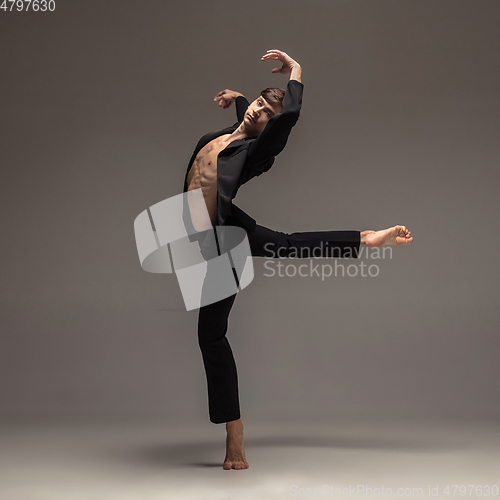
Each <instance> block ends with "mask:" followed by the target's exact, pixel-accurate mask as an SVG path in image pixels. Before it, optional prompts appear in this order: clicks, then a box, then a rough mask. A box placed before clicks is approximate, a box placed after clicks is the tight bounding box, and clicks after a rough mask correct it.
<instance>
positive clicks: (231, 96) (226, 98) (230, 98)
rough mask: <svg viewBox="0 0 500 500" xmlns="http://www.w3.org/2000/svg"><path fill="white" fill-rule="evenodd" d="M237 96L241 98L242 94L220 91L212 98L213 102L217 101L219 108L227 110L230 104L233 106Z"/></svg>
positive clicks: (227, 90)
mask: <svg viewBox="0 0 500 500" xmlns="http://www.w3.org/2000/svg"><path fill="white" fill-rule="evenodd" d="M239 95H241V96H242V95H243V94H240V93H239V92H235V91H234V90H229V89H226V90H221V91H220V92H219V93H218V94H217V95H216V96H215V97H214V101H219V108H222V109H227V108H229V106H231V104H233V102H234V101H236V98H237V97H238V96H239Z"/></svg>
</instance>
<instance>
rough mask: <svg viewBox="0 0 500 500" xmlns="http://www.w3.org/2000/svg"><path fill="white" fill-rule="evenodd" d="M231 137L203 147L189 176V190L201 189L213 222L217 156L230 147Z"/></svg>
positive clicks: (222, 137)
mask: <svg viewBox="0 0 500 500" xmlns="http://www.w3.org/2000/svg"><path fill="white" fill-rule="evenodd" d="M230 137H231V134H224V135H221V136H219V137H216V138H215V139H214V140H212V141H210V142H209V143H208V144H206V145H205V146H203V147H202V148H201V149H200V151H199V152H198V154H197V155H196V158H195V160H194V162H193V165H192V166H191V169H190V170H189V173H188V176H187V190H188V191H191V190H193V189H199V188H201V192H202V193H203V198H204V199H205V204H206V206H207V209H208V215H209V217H210V220H211V221H212V222H214V220H215V218H216V217H217V156H218V154H219V153H220V152H221V151H222V150H223V149H224V148H225V147H226V146H227V145H228V143H229V140H228V139H229V138H230ZM193 215H194V214H193ZM195 227H196V224H195Z"/></svg>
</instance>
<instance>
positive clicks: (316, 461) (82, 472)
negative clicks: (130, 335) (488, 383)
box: [0, 418, 500, 500]
mask: <svg viewBox="0 0 500 500" xmlns="http://www.w3.org/2000/svg"><path fill="white" fill-rule="evenodd" d="M244 423H245V436H246V450H247V459H248V461H249V463H250V469H248V470H246V471H234V470H233V471H224V470H223V469H222V467H221V465H222V460H223V458H224V435H225V434H224V426H223V425H217V426H216V425H213V424H210V422H208V421H185V420H184V421H182V422H180V421H178V422H174V421H158V420H142V421H123V420H99V421H98V420H95V421H82V420H75V419H73V420H65V421H62V420H61V421H55V420H54V421H48V420H44V421H38V422H34V421H27V420H24V421H20V420H15V421H14V420H10V421H5V420H4V421H2V422H1V424H0V467H1V477H0V499H1V500H20V499H22V500H41V499H43V500H58V499H64V500H73V499H82V500H83V499H85V500H88V499H93V500H98V499H117V500H118V499H119V500H129V499H134V500H135V499H141V500H146V499H162V500H163V499H182V500H184V499H186V500H187V499H195V500H201V499H203V500H204V499H207V500H211V499H214V500H224V499H232V500H239V499H241V500H247V499H259V500H266V499H278V498H280V499H281V498H290V497H292V498H293V497H303V498H335V497H346V496H356V497H359V498H372V497H378V498H389V497H390V496H392V497H396V496H406V497H408V496H410V497H415V496H420V497H426V498H430V497H431V496H432V497H437V498H452V497H453V496H455V497H456V498H458V497H460V496H466V497H468V498H479V496H480V495H479V490H478V491H475V490H474V491H472V492H471V493H470V491H471V489H472V488H471V486H469V485H482V486H483V491H484V492H485V493H486V489H485V488H484V485H489V486H490V487H491V486H492V485H500V426H499V424H498V423H494V422H484V421H482V422H480V421H471V420H468V421H464V420H462V421H457V420H443V419H440V420H433V421H430V420H428V419H427V420H426V421H425V422H424V421H422V420H420V421H418V420H413V421H410V420H408V419H404V420H392V421H388V420H385V421H380V420H378V421H374V420H371V421H367V420H365V421H362V420H356V421H355V420H352V419H350V420H347V419H344V420H339V419H333V418H331V419H325V420H324V421H311V420H310V419H308V420H307V421H302V422H299V421H295V422H293V421H289V422H287V423H282V422H281V423H280V422H279V420H278V419H274V420H269V419H268V420H267V421H266V422H264V421H262V422H257V421H252V420H247V421H245V422H244ZM447 485H450V494H449V495H446V491H445V488H446V486H447ZM451 485H465V488H466V489H465V495H461V494H460V489H459V488H457V489H456V491H455V494H454V495H453V493H454V490H455V487H454V486H451ZM429 486H430V487H431V488H434V491H433V492H434V493H435V492H436V490H435V488H436V487H437V488H438V494H437V495H435V494H434V495H432V494H429ZM360 487H371V488H372V491H371V493H370V491H368V492H366V491H362V490H358V488H360ZM382 487H384V488H385V494H382V492H381V490H380V491H379V490H376V488H380V489H381V488H382ZM299 488H304V489H303V490H300V489H299ZM307 488H311V490H307ZM313 488H318V489H316V490H314V489H313ZM336 488H340V489H336ZM344 488H347V489H344ZM349 488H351V489H349ZM388 488H391V491H392V495H390V494H388V490H387V489H388ZM398 488H403V489H405V488H410V489H407V490H406V492H405V491H403V490H399V495H398ZM413 488H422V490H420V491H419V490H417V489H415V490H413ZM463 492H464V490H463V489H462V493H463ZM493 493H495V491H493ZM483 496H486V495H485V494H483ZM490 496H492V497H493V498H495V495H492V494H490ZM496 496H497V497H498V496H500V495H499V494H498V491H497V494H496Z"/></svg>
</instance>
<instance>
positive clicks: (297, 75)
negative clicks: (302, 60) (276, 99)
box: [290, 64, 302, 83]
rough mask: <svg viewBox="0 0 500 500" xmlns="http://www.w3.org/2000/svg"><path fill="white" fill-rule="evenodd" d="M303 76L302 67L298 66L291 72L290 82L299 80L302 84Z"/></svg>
mask: <svg viewBox="0 0 500 500" xmlns="http://www.w3.org/2000/svg"><path fill="white" fill-rule="evenodd" d="M301 76H302V68H301V67H300V65H298V64H297V66H293V67H292V70H291V71H290V80H298V81H299V82H300V81H301V80H300V78H301ZM301 83H302V82H301Z"/></svg>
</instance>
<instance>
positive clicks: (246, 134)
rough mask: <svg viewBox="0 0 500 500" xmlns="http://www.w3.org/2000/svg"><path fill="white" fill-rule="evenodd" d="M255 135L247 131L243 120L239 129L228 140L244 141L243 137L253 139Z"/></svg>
mask: <svg viewBox="0 0 500 500" xmlns="http://www.w3.org/2000/svg"><path fill="white" fill-rule="evenodd" d="M254 136H255V133H254V132H252V131H251V130H248V129H247V127H246V124H245V120H243V121H242V122H241V123H240V125H239V127H238V128H237V129H236V130H235V131H234V132H233V133H232V134H231V137H230V140H231V141H235V140H237V139H244V138H245V137H254Z"/></svg>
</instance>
